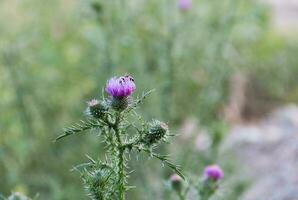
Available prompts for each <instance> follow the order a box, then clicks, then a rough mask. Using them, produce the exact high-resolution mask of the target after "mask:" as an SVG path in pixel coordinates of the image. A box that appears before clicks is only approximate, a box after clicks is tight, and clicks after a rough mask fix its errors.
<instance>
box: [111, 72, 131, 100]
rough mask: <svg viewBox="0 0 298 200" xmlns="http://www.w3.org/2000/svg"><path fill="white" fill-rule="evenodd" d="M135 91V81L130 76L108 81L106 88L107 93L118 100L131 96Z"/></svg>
mask: <svg viewBox="0 0 298 200" xmlns="http://www.w3.org/2000/svg"><path fill="white" fill-rule="evenodd" d="M135 89H136V85H135V83H134V79H133V77H132V76H129V75H125V76H120V77H113V78H111V79H110V80H109V81H108V83H107V86H106V92H107V93H108V94H109V95H111V96H112V97H114V98H118V99H122V98H125V97H128V96H130V95H131V94H132V93H133V92H134V91H135Z"/></svg>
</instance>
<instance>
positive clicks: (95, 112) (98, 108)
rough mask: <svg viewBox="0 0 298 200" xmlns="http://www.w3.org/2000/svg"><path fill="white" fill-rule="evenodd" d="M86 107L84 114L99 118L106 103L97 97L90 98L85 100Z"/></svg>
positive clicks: (105, 107) (105, 108)
mask: <svg viewBox="0 0 298 200" xmlns="http://www.w3.org/2000/svg"><path fill="white" fill-rule="evenodd" d="M87 105H88V108H87V110H86V114H87V115H90V116H92V117H94V118H101V117H102V116H103V113H104V111H106V110H107V109H108V108H107V105H106V103H105V102H103V101H99V100H97V99H92V100H91V101H88V102H87Z"/></svg>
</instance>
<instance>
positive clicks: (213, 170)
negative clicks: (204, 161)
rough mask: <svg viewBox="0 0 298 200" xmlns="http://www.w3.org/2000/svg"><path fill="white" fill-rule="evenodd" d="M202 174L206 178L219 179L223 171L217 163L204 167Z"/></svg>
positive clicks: (222, 175) (221, 177)
mask: <svg viewBox="0 0 298 200" xmlns="http://www.w3.org/2000/svg"><path fill="white" fill-rule="evenodd" d="M204 175H205V177H206V178H207V179H208V180H212V181H215V182H217V181H219V180H221V179H223V178H224V172H223V170H222V169H221V168H220V167H219V166H218V165H210V166H207V167H206V168H205V171H204Z"/></svg>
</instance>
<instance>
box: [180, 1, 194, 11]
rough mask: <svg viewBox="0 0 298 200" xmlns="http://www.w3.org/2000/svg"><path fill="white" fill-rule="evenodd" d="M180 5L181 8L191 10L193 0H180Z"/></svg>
mask: <svg viewBox="0 0 298 200" xmlns="http://www.w3.org/2000/svg"><path fill="white" fill-rule="evenodd" d="M178 6H179V8H180V9H181V10H189V9H190V8H191V7H192V0H179V3H178Z"/></svg>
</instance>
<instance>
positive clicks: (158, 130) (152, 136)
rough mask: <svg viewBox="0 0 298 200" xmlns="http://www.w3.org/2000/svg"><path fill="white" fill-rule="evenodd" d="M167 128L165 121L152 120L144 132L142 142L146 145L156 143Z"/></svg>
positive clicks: (162, 136) (164, 134)
mask: <svg viewBox="0 0 298 200" xmlns="http://www.w3.org/2000/svg"><path fill="white" fill-rule="evenodd" d="M168 130H169V128H168V125H167V124H166V123H164V122H160V121H158V120H154V121H153V122H152V123H151V124H150V128H149V130H148V132H147V133H146V134H145V136H144V139H143V142H144V143H145V144H146V145H148V146H150V145H153V144H156V143H158V142H159V141H160V140H161V139H163V138H164V137H165V136H166V133H167V132H168Z"/></svg>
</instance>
